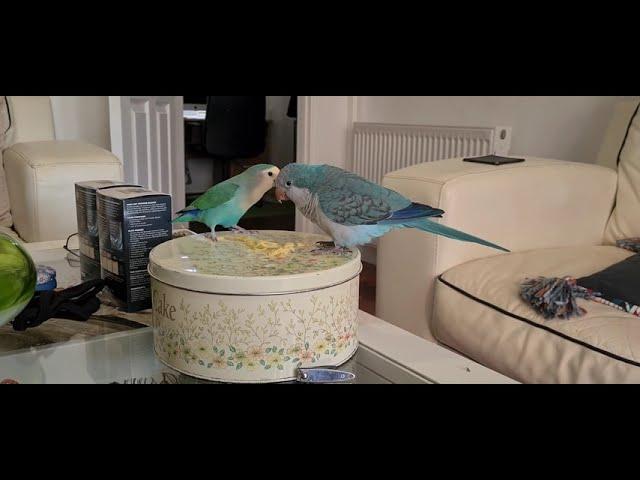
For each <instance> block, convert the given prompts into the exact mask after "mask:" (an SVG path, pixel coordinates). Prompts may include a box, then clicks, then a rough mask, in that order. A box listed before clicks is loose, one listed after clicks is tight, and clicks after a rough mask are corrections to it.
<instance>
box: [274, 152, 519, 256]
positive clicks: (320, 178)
mask: <svg viewBox="0 0 640 480" xmlns="http://www.w3.org/2000/svg"><path fill="white" fill-rule="evenodd" d="M276 198H277V199H278V201H283V200H291V201H292V202H293V203H295V205H296V207H297V208H298V210H300V212H301V213H302V214H303V215H304V216H305V217H307V218H308V219H309V220H311V221H312V222H314V223H315V224H316V225H318V227H320V228H321V229H322V230H323V231H324V232H325V233H327V234H328V235H330V236H331V237H332V238H333V243H334V244H333V245H331V247H334V248H332V249H331V250H327V247H328V245H326V244H325V243H324V242H323V245H322V246H323V247H324V248H323V249H324V250H325V251H332V252H335V253H338V252H340V251H344V249H345V248H348V247H355V246H358V245H364V244H366V243H369V242H370V241H371V240H372V239H374V238H377V237H381V236H383V235H384V234H386V233H388V232H390V231H391V230H395V229H398V228H417V229H420V230H424V231H425V232H429V233H434V234H437V235H442V236H444V237H448V238H453V239H456V240H462V241H465V242H475V243H479V244H480V245H486V246H487V247H492V248H496V249H498V250H502V251H505V252H508V251H509V250H507V249H505V248H502V247H500V246H498V245H495V244H493V243H490V242H487V241H485V240H482V239H481V238H478V237H474V236H473V235H469V234H467V233H464V232H461V231H459V230H455V229H453V228H450V227H447V226H445V225H441V224H439V223H436V222H433V221H431V220H430V218H439V217H442V215H443V214H444V211H443V210H440V209H438V208H433V207H430V206H428V205H422V204H420V203H414V202H411V200H409V199H407V198H405V197H403V196H402V195H400V194H399V193H397V192H394V191H393V190H389V189H388V188H384V187H381V186H380V185H376V184H375V183H372V182H369V181H368V180H365V179H364V178H362V177H359V176H358V175H355V174H353V173H350V172H347V171H345V170H342V169H340V168H337V167H332V166H330V165H300V164H290V165H287V166H286V167H284V168H283V169H282V171H281V172H280V175H279V176H278V179H277V180H276Z"/></svg>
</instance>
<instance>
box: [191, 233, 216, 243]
mask: <svg viewBox="0 0 640 480" xmlns="http://www.w3.org/2000/svg"><path fill="white" fill-rule="evenodd" d="M196 237H197V238H199V239H201V240H202V241H208V242H213V243H215V242H217V241H218V237H216V234H215V233H213V232H207V233H200V234H198V235H196Z"/></svg>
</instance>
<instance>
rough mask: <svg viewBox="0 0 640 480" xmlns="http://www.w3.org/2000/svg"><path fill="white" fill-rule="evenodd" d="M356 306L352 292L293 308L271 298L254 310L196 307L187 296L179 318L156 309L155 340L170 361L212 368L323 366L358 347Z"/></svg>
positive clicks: (222, 304) (224, 305) (314, 298)
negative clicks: (163, 315)
mask: <svg viewBox="0 0 640 480" xmlns="http://www.w3.org/2000/svg"><path fill="white" fill-rule="evenodd" d="M354 309H355V311H354ZM357 309H358V305H357V301H356V302H354V298H353V296H352V295H343V296H340V297H338V298H336V297H334V296H331V297H328V299H327V300H326V301H323V300H321V299H320V298H318V297H317V296H312V297H311V298H310V300H309V308H308V309H298V308H295V307H294V306H293V305H292V303H291V300H283V301H276V300H271V301H269V302H268V303H266V304H264V305H259V306H258V307H257V309H256V310H255V311H246V310H244V309H237V308H231V307H229V306H228V305H227V303H226V302H224V301H219V302H218V303H217V304H216V305H215V306H212V305H209V304H208V305H206V306H205V307H204V308H203V309H201V310H199V311H192V309H191V306H190V305H189V304H186V303H185V302H184V300H183V301H182V302H181V304H180V307H179V313H178V318H177V320H176V321H175V322H168V321H157V320H156V319H155V314H154V328H155V335H154V342H155V347H156V351H157V352H158V354H160V355H161V356H162V357H165V358H166V359H167V360H168V361H170V362H172V363H173V362H176V361H180V362H184V364H186V365H198V366H199V367H201V368H205V369H208V370H215V369H234V370H249V371H253V370H271V369H275V370H284V369H285V367H289V368H297V367H300V366H303V365H305V366H306V365H322V364H323V362H325V361H330V359H332V358H335V357H337V356H338V355H340V354H342V353H344V352H345V351H346V350H349V349H354V348H355V346H356V344H357V338H356V328H357V322H356V321H354V320H353V319H354V318H355V317H354V315H357Z"/></svg>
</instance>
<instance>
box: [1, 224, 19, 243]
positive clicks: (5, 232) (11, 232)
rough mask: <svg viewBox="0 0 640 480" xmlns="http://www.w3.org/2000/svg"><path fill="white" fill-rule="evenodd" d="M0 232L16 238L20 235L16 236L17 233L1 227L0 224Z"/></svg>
mask: <svg viewBox="0 0 640 480" xmlns="http://www.w3.org/2000/svg"><path fill="white" fill-rule="evenodd" d="M0 233H4V234H5V235H9V236H10V237H13V238H15V239H16V240H20V237H19V236H18V234H17V233H16V232H14V231H13V230H11V229H10V228H8V227H3V226H2V225H0Z"/></svg>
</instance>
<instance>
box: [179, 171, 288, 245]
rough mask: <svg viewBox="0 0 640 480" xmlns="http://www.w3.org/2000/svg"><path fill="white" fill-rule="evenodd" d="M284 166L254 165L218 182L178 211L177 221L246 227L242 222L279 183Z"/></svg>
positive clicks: (213, 225) (235, 228) (214, 227)
mask: <svg viewBox="0 0 640 480" xmlns="http://www.w3.org/2000/svg"><path fill="white" fill-rule="evenodd" d="M279 173H280V169H279V168H278V167H276V166H274V165H266V164H260V165H254V166H252V167H250V168H248V169H247V170H246V171H244V172H243V173H241V174H240V175H237V176H235V177H233V178H230V179H229V180H225V181H224V182H221V183H219V184H217V185H214V186H213V187H212V188H210V189H209V190H208V191H207V192H205V193H204V194H203V195H202V196H200V197H198V198H197V199H196V200H195V201H194V202H193V203H192V204H191V205H189V206H188V207H187V208H185V209H184V210H181V211H179V212H178V214H179V215H180V216H179V217H178V218H176V219H175V220H174V221H173V223H183V222H200V223H204V224H205V225H207V226H208V227H209V228H210V229H211V235H212V238H213V239H214V240H215V229H216V226H218V225H221V226H223V227H225V228H231V229H232V230H236V231H244V230H243V229H242V228H240V227H238V222H239V221H240V219H241V218H242V217H243V216H244V214H245V213H247V211H248V210H249V209H250V208H251V207H252V206H253V205H255V204H256V203H257V202H258V201H259V200H260V199H261V198H262V197H263V196H264V194H265V193H267V192H268V191H269V190H270V189H271V188H273V187H274V185H275V180H276V178H278V174H279Z"/></svg>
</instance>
